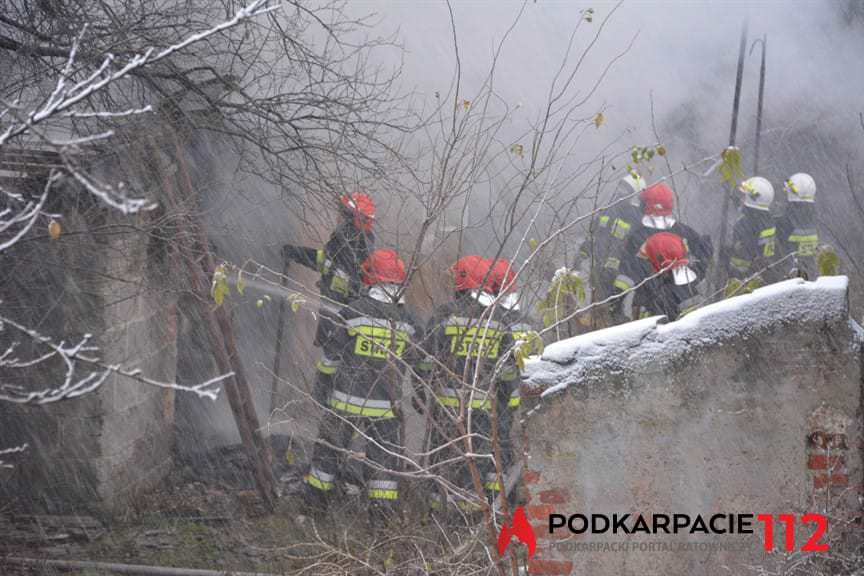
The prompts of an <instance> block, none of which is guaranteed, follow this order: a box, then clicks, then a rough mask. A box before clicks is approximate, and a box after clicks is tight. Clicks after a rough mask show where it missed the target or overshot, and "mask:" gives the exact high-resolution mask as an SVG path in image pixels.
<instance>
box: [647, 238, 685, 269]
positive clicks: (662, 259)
mask: <svg viewBox="0 0 864 576" xmlns="http://www.w3.org/2000/svg"><path fill="white" fill-rule="evenodd" d="M642 253H643V254H644V255H645V257H646V258H648V260H649V261H650V262H651V267H652V268H654V271H655V272H659V271H660V270H662V269H663V268H667V267H668V268H677V267H678V266H684V265H687V264H689V263H690V260H689V259H688V258H687V246H686V245H685V244H684V240H682V239H681V237H680V236H678V235H677V234H672V233H671V232H658V233H657V234H652V235H651V236H650V237H649V238H648V240H646V241H645V244H644V245H643V246H642Z"/></svg>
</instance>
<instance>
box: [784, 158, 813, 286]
mask: <svg viewBox="0 0 864 576" xmlns="http://www.w3.org/2000/svg"><path fill="white" fill-rule="evenodd" d="M783 189H784V190H786V211H785V212H784V214H783V216H781V217H780V218H779V219H778V220H777V237H778V239H779V241H780V248H781V249H782V253H783V255H784V256H785V255H788V254H792V253H794V256H793V263H794V264H793V267H792V275H794V276H801V277H802V278H815V277H816V252H817V250H818V248H819V232H818V230H817V223H816V222H817V221H816V182H815V181H814V180H813V177H812V176H810V175H809V174H805V173H803V172H799V173H798V174H793V175H792V176H790V177H789V179H788V180H786V182H785V184H784V185H783Z"/></svg>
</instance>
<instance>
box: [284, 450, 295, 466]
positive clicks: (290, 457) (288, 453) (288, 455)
mask: <svg viewBox="0 0 864 576" xmlns="http://www.w3.org/2000/svg"><path fill="white" fill-rule="evenodd" d="M296 460H297V458H296V457H295V456H294V451H293V450H291V449H290V448H289V449H287V450H285V462H287V463H288V464H289V465H291V464H294V462H295V461H296Z"/></svg>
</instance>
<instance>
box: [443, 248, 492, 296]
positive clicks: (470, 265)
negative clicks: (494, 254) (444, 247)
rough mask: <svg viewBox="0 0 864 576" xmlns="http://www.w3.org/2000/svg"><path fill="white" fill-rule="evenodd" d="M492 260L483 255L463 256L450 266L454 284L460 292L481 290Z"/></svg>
mask: <svg viewBox="0 0 864 576" xmlns="http://www.w3.org/2000/svg"><path fill="white" fill-rule="evenodd" d="M490 265H491V262H490V261H489V260H487V259H486V258H483V257H481V256H463V257H462V258H460V259H459V260H457V261H456V263H455V264H453V266H451V267H450V273H451V274H452V275H453V286H454V287H455V288H456V290H457V291H458V292H464V291H466V290H479V289H480V288H481V287H482V286H483V279H484V278H485V277H486V273H487V272H488V271H489V266H490Z"/></svg>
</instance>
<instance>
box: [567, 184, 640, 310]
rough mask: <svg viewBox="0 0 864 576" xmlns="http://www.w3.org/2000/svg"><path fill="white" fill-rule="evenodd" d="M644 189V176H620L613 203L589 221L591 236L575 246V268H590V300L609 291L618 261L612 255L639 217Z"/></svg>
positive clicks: (607, 294)
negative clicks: (576, 248)
mask: <svg viewBox="0 0 864 576" xmlns="http://www.w3.org/2000/svg"><path fill="white" fill-rule="evenodd" d="M644 189H645V180H643V179H642V177H641V176H639V175H638V174H628V175H627V176H625V177H624V178H622V179H621V180H620V181H619V183H618V186H617V188H616V189H615V193H614V194H613V195H612V203H613V205H612V206H610V207H609V208H608V209H606V210H604V211H603V212H602V213H601V214H600V215H599V216H598V217H597V219H596V220H595V221H594V223H593V226H592V231H593V238H592V237H591V236H590V235H589V237H588V238H586V239H585V241H584V242H582V245H581V246H580V247H579V255H578V257H577V259H576V269H577V270H578V269H583V270H584V268H585V267H586V265H587V266H588V267H589V268H590V271H589V273H590V275H591V287H592V295H591V300H592V301H593V302H599V301H600V300H603V299H605V298H607V297H608V296H609V294H610V287H611V286H612V282H613V281H614V280H615V276H617V274H618V265H619V264H620V263H619V262H617V261H616V259H615V258H614V256H615V255H616V254H617V253H618V252H620V251H621V247H622V246H623V244H624V242H625V241H626V240H627V236H629V234H630V232H631V230H634V229H636V228H638V226H639V223H640V221H641V220H642V210H641V209H640V206H639V194H640V193H641V192H642V190H644ZM628 196H629V198H628ZM592 249H593V250H592ZM592 253H593V258H592ZM610 256H612V257H613V258H612V259H610Z"/></svg>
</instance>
